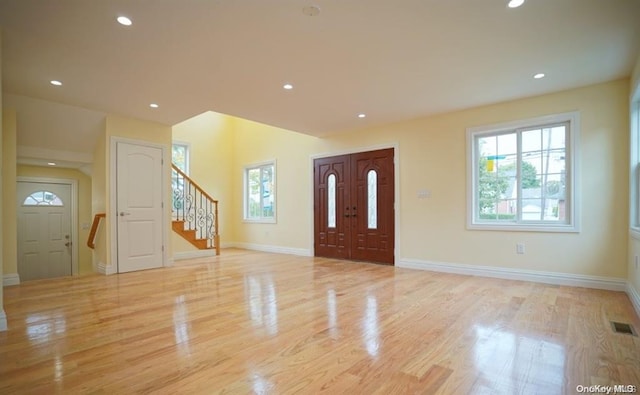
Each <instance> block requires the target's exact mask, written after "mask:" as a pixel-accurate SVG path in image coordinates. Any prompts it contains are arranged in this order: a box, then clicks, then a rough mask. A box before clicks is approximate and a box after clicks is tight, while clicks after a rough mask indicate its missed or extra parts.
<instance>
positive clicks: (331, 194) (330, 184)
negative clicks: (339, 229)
mask: <svg viewBox="0 0 640 395" xmlns="http://www.w3.org/2000/svg"><path fill="white" fill-rule="evenodd" d="M327 195H328V196H327V216H328V218H327V226H328V227H329V228H335V227H336V175H335V174H330V175H329V177H328V179H327Z"/></svg>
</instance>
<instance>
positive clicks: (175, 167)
mask: <svg viewBox="0 0 640 395" xmlns="http://www.w3.org/2000/svg"><path fill="white" fill-rule="evenodd" d="M171 167H172V168H173V170H175V171H176V172H177V173H178V174H180V175H181V176H182V177H184V178H187V179H188V180H189V182H190V183H191V185H193V186H194V187H195V188H196V189H197V190H198V191H200V193H202V194H203V195H204V196H206V197H207V199H209V200H211V201H212V202H213V203H216V204H218V201H217V200H216V199H214V198H212V197H211V196H209V194H208V193H206V192H205V191H204V189H202V187H201V186H200V185H198V184H196V182H195V181H193V179H192V178H191V177H189V176H188V175H186V174H185V172H183V171H182V170H180V169H179V168H178V167H177V166H176V165H175V164H173V163H172V164H171Z"/></svg>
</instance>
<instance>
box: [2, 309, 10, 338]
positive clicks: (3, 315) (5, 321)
mask: <svg viewBox="0 0 640 395" xmlns="http://www.w3.org/2000/svg"><path fill="white" fill-rule="evenodd" d="M0 307H1V306H0ZM8 328H9V327H8V325H7V315H6V314H5V313H4V309H3V308H0V332H4V331H6V330H7V329H8Z"/></svg>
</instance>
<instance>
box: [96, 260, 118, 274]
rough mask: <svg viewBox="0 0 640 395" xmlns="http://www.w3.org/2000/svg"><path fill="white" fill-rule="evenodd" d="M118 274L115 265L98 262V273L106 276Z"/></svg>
mask: <svg viewBox="0 0 640 395" xmlns="http://www.w3.org/2000/svg"><path fill="white" fill-rule="evenodd" d="M116 272H117V270H116V268H115V266H114V265H107V264H105V263H104V262H98V273H100V274H104V275H110V274H115V273H116Z"/></svg>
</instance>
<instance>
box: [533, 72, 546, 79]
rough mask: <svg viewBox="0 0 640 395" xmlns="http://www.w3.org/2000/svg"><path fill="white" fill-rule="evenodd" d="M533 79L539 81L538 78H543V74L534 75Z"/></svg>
mask: <svg viewBox="0 0 640 395" xmlns="http://www.w3.org/2000/svg"><path fill="white" fill-rule="evenodd" d="M533 78H535V79H537V80H539V79H540V78H544V73H538V74H536V75H534V76H533Z"/></svg>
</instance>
